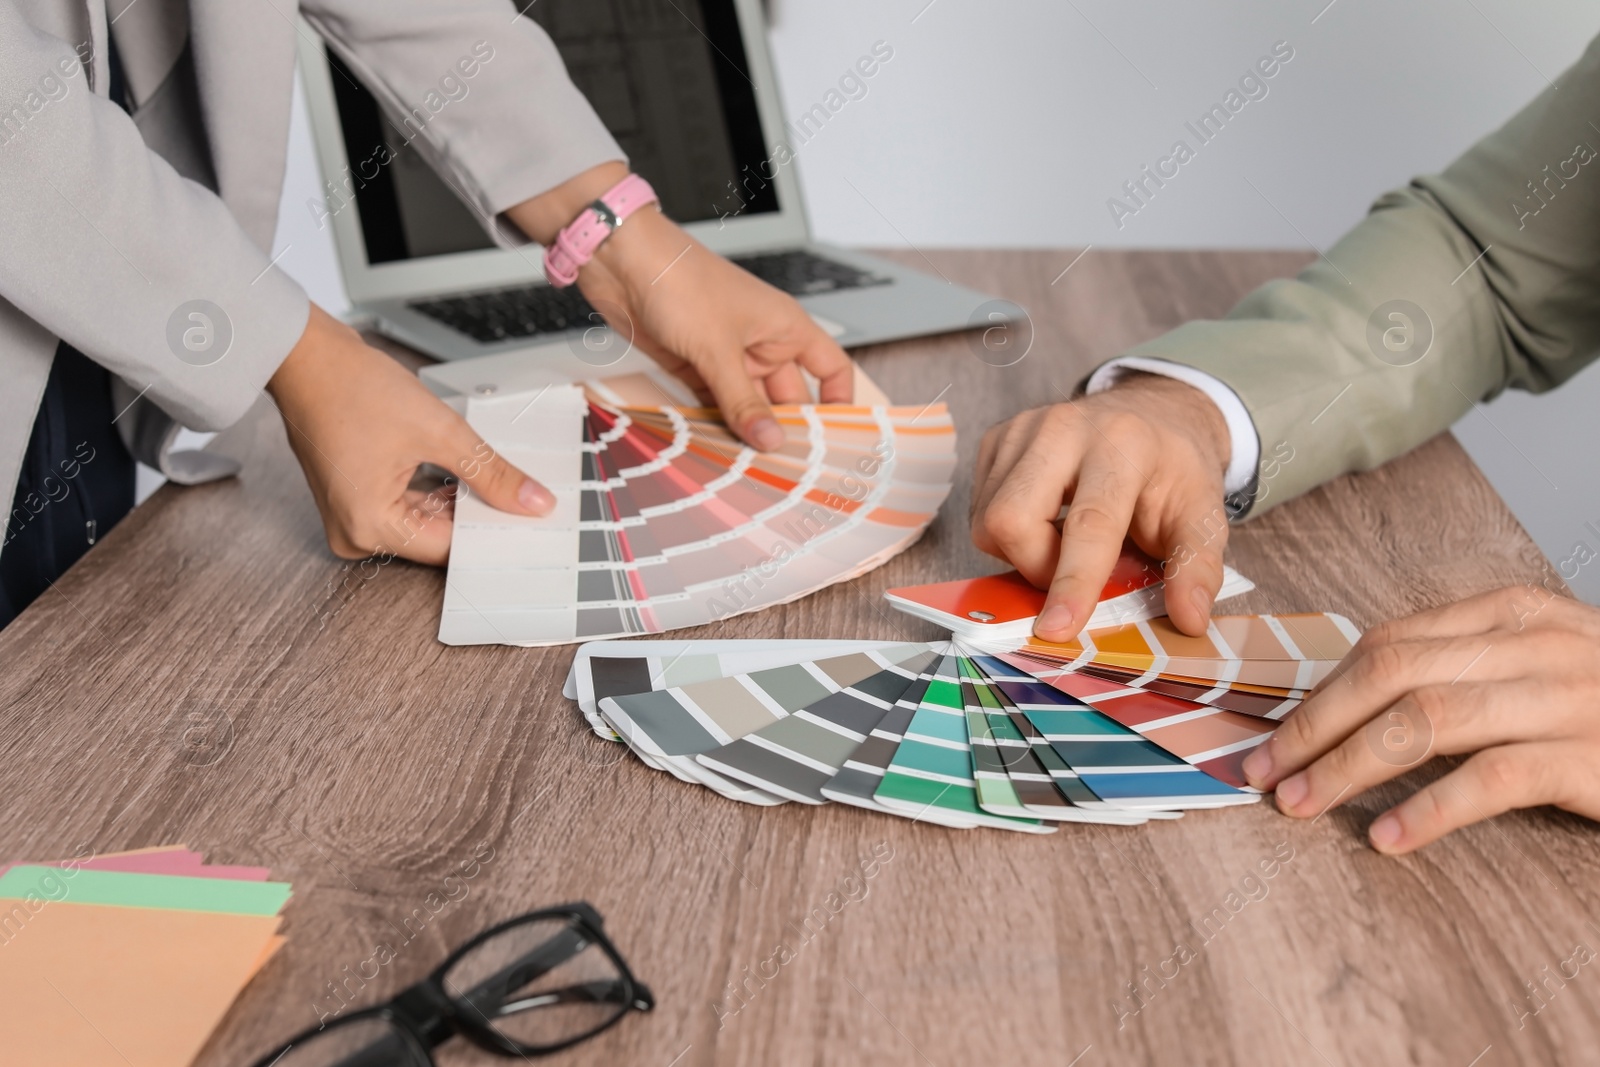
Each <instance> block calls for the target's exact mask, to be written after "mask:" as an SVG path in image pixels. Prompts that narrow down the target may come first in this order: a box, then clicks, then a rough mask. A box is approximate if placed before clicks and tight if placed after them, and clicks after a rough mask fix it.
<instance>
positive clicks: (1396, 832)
mask: <svg viewBox="0 0 1600 1067" xmlns="http://www.w3.org/2000/svg"><path fill="white" fill-rule="evenodd" d="M1367 837H1369V838H1371V839H1372V847H1373V848H1375V849H1377V850H1378V851H1380V852H1382V851H1385V850H1387V849H1390V848H1393V847H1394V846H1395V844H1396V843H1397V842H1398V841H1399V840H1400V820H1399V819H1397V818H1395V817H1394V816H1393V815H1380V816H1378V819H1377V821H1376V822H1374V823H1373V824H1372V826H1371V827H1370V828H1369V829H1368V830H1367Z"/></svg>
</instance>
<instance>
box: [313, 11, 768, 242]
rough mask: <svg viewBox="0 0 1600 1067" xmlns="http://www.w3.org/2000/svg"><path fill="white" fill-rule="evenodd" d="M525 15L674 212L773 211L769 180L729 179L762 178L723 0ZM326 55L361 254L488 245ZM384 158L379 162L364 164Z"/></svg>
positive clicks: (758, 140)
mask: <svg viewBox="0 0 1600 1067" xmlns="http://www.w3.org/2000/svg"><path fill="white" fill-rule="evenodd" d="M523 17H526V18H531V19H533V20H534V21H535V22H537V23H538V24H539V25H540V26H542V27H543V28H544V30H545V32H546V33H548V34H549V35H550V37H551V39H552V40H554V41H555V44H556V47H557V49H559V50H560V52H561V58H562V60H563V61H564V62H565V63H566V67H567V72H568V74H569V75H570V76H571V78H572V80H573V82H574V83H575V84H576V85H577V87H578V88H579V89H580V90H581V91H582V92H583V94H584V96H586V97H587V98H588V100H589V102H590V104H592V105H593V106H594V109H595V111H596V112H597V113H598V114H599V116H600V118H601V121H603V122H604V123H605V124H606V127H607V128H608V129H609V130H610V131H611V134H612V136H613V137H615V138H616V139H617V143H618V144H619V145H621V146H622V150H623V151H624V152H626V153H627V154H628V159H629V161H630V164H631V165H632V167H633V169H634V171H636V172H637V173H639V174H641V175H643V176H644V178H645V179H646V180H647V181H649V182H650V184H651V185H652V186H654V187H655V190H656V193H657V195H659V196H660V198H661V206H662V209H663V210H664V211H665V212H666V213H667V214H668V215H670V216H671V217H672V218H673V219H675V220H677V221H678V222H698V221H701V220H705V219H713V218H717V217H722V216H728V215H730V214H737V215H740V216H745V215H752V214H760V213H766V212H775V211H777V210H778V195H777V189H776V187H775V186H774V185H773V183H771V182H764V181H754V182H751V181H745V182H742V183H741V181H740V175H741V174H756V175H759V174H762V173H764V171H763V163H764V161H765V159H766V152H767V148H766V139H765V137H764V136H763V134H762V129H761V120H760V118H759V116H758V114H757V111H756V95H755V86H754V85H753V84H752V83H751V81H750V78H749V65H748V64H747V63H746V61H745V50H744V42H743V39H742V38H741V36H740V32H739V21H738V16H737V14H736V13H735V10H734V3H733V0H538V2H537V3H534V4H530V5H528V6H527V10H526V11H525V12H524V16H523ZM328 60H329V62H330V64H331V65H332V67H333V86H334V98H335V100H336V102H337V106H338V109H339V122H340V126H341V127H342V129H343V133H344V147H345V156H346V159H347V160H348V161H350V162H351V164H352V166H353V167H354V169H355V171H356V172H357V173H355V174H351V173H348V172H347V174H346V178H347V179H348V180H349V184H350V185H351V186H352V187H353V188H354V191H355V200H356V204H357V206H358V208H359V216H360V219H361V227H362V237H363V239H364V241H365V244H366V250H367V261H368V262H369V263H374V264H376V263H393V262H396V261H400V260H410V259H419V258H422V257H426V256H439V255H449V254H452V253H457V252H471V251H475V250H478V249H484V248H491V247H493V244H492V242H491V241H490V240H489V238H488V237H487V236H486V235H485V234H484V231H483V226H482V224H481V220H480V219H479V218H478V217H477V215H476V214H475V212H474V211H473V210H472V209H471V208H469V207H468V206H467V205H466V204H465V203H463V202H462V200H461V198H460V197H459V196H458V195H457V194H456V193H455V192H454V191H453V190H452V188H451V186H450V183H449V182H447V181H446V180H444V179H442V178H440V177H439V176H438V175H437V174H436V173H435V172H434V171H433V169H432V168H431V167H429V166H428V164H427V162H426V161H425V160H424V159H423V157H422V155H421V154H420V153H419V152H417V150H416V149H415V148H414V147H410V145H409V139H410V138H412V137H414V136H415V133H416V130H415V128H414V127H413V126H410V125H407V124H404V123H402V124H400V125H396V123H395V122H394V121H393V120H391V119H389V118H387V117H385V116H384V115H383V113H382V111H381V110H380V109H379V107H378V102H377V101H376V100H375V99H374V98H373V97H372V95H371V94H370V93H368V92H367V91H366V90H365V89H364V88H363V87H362V86H361V85H360V83H359V81H358V80H357V79H356V77H355V76H354V74H353V73H352V72H351V71H350V70H349V68H348V67H346V66H345V65H344V64H343V63H341V62H340V61H339V58H338V57H337V56H336V55H334V54H333V53H331V52H330V53H328ZM535 103H537V102H535ZM385 148H386V149H387V151H384V149H385ZM381 159H387V160H389V162H388V163H387V164H386V165H383V166H374V165H373V164H372V163H371V161H373V160H381ZM369 173H371V174H372V176H371V177H368V174H369Z"/></svg>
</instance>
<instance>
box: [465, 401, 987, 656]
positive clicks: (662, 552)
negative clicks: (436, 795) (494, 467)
mask: <svg viewBox="0 0 1600 1067" xmlns="http://www.w3.org/2000/svg"><path fill="white" fill-rule="evenodd" d="M666 395H669V394H666V393H664V389H663V385H662V383H661V380H660V378H659V376H658V375H651V374H630V375H624V376H620V377H617V378H611V379H606V380H604V381H596V382H588V383H584V384H583V385H582V386H579V385H552V386H547V387H545V388H544V389H541V390H538V391H535V392H531V393H521V394H516V395H509V396H495V397H487V398H484V397H473V398H472V399H471V400H469V401H468V403H467V417H468V420H469V421H470V422H471V423H472V425H473V427H474V429H476V430H477V431H478V433H479V434H481V435H482V436H483V438H484V440H485V441H487V442H488V443H489V445H490V446H491V447H492V448H494V449H495V451H496V452H498V453H499V454H501V455H503V456H504V457H505V458H506V459H508V460H509V461H510V462H512V463H514V464H516V465H517V466H518V467H520V468H521V469H523V470H525V471H528V472H530V473H532V474H534V475H535V476H536V477H537V478H539V480H540V481H541V482H543V483H544V485H545V486H547V487H548V488H549V489H550V490H551V492H552V493H553V494H554V495H555V498H556V506H555V510H554V512H553V513H552V514H551V515H549V516H547V517H544V518H538V519H533V518H522V517H519V516H513V515H509V514H506V513H503V512H499V511H495V510H494V509H492V508H490V507H488V506H487V505H485V504H484V503H483V502H482V501H480V500H478V499H476V498H474V497H472V496H471V495H470V494H466V493H463V494H462V496H461V498H460V499H459V500H458V502H457V504H456V513H455V531H454V535H453V541H452V545H451V552H450V566H449V573H448V575H447V580H446V589H445V601H444V610H443V614H442V617H441V620H440V624H439V639H440V640H441V641H443V642H445V643H446V644H484V643H501V644H516V645H546V644H561V643H565V642H569V641H575V640H580V639H584V638H596V637H607V636H626V635H632V634H651V633H660V632H662V631H665V630H672V629H676V628H678V627H683V626H694V625H699V624H702V623H707V622H712V621H715V620H717V619H723V618H728V617H730V616H732V615H737V614H741V613H743V612H746V611H751V610H754V609H756V608H761V607H768V606H771V605H774V604H781V603H785V602H787V601H790V600H794V599H796V598H798V597H801V596H804V595H806V594H807V593H810V592H813V591H815V590H817V589H820V588H822V587H823V586H826V585H830V584H832V583H834V582H839V581H844V580H846V579H849V578H852V577H855V576H856V575H859V574H862V573H864V572H866V571H868V570H870V569H872V568H873V567H876V566H878V565H880V564H882V563H883V562H885V561H886V560H888V559H889V558H890V557H892V556H894V555H895V554H896V553H898V552H901V551H903V550H904V549H905V548H907V547H908V546H909V545H911V544H912V543H913V542H915V541H916V540H917V538H918V537H920V536H921V535H922V532H923V530H924V529H925V528H926V527H927V525H928V523H929V522H931V521H932V520H933V517H934V515H935V514H936V513H937V512H938V510H939V506H940V504H942V503H943V502H944V498H945V497H946V496H947V495H948V494H949V491H950V479H951V475H952V473H953V471H954V469H955V430H954V427H953V425H952V424H951V421H950V415H949V412H948V411H947V410H946V409H945V407H944V405H942V404H931V405H927V406H923V407H894V406H888V405H880V406H854V405H846V404H803V405H793V406H783V407H778V408H776V409H775V415H776V417H777V419H778V423H779V425H780V426H781V427H782V428H783V430H784V432H785V434H786V438H787V440H786V442H785V444H784V445H783V447H781V448H779V449H777V450H774V451H771V452H765V453H763V452H757V451H755V450H753V449H750V448H747V447H745V446H744V445H743V444H742V443H741V442H740V441H739V440H738V439H737V438H736V437H734V436H733V434H732V433H731V432H730V431H729V430H728V428H727V426H726V425H725V424H724V423H723V422H722V421H721V420H720V418H719V416H718V415H717V413H716V412H715V411H712V410H709V409H705V408H698V407H693V406H688V405H681V404H674V403H665V402H663V397H664V396H666Z"/></svg>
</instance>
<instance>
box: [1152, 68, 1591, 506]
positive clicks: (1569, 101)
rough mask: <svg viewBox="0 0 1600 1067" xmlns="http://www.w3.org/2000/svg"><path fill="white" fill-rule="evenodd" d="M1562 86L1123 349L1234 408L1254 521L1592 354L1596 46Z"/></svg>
mask: <svg viewBox="0 0 1600 1067" xmlns="http://www.w3.org/2000/svg"><path fill="white" fill-rule="evenodd" d="M1557 86H1558V87H1553V88H1550V89H1547V90H1546V91H1545V92H1543V93H1541V94H1540V95H1539V96H1538V97H1537V98H1536V99H1535V100H1534V101H1533V102H1532V103H1530V104H1529V105H1528V106H1527V107H1525V108H1523V109H1522V111H1521V112H1519V113H1518V114H1517V115H1516V116H1514V117H1513V118H1512V119H1511V120H1510V121H1509V122H1507V123H1506V124H1505V125H1504V126H1502V127H1501V128H1500V129H1498V130H1496V131H1495V132H1494V133H1491V134H1490V135H1489V136H1487V137H1485V138H1484V139H1483V140H1482V141H1480V142H1478V143H1477V144H1476V145H1474V146H1473V147H1472V148H1470V149H1469V150H1468V151H1467V152H1466V153H1465V154H1464V155H1463V156H1461V158H1460V159H1458V160H1456V161H1455V162H1454V163H1452V164H1451V165H1450V166H1449V167H1447V168H1446V169H1445V171H1444V172H1443V173H1442V174H1438V175H1433V176H1428V177H1421V178H1417V179H1415V180H1414V181H1413V182H1412V183H1411V184H1410V185H1409V186H1407V187H1406V188H1404V189H1399V190H1396V191H1394V192H1391V193H1388V194H1386V195H1385V196H1383V197H1382V198H1381V199H1379V200H1378V202H1377V203H1376V204H1374V205H1373V207H1372V211H1371V213H1370V214H1369V215H1368V216H1367V217H1366V219H1364V220H1363V221H1362V222H1361V223H1360V224H1359V225H1358V226H1356V227H1355V228H1354V229H1353V230H1351V231H1350V232H1349V233H1347V234H1346V235H1345V236H1344V237H1343V238H1342V239H1341V240H1340V241H1339V242H1338V243H1337V244H1335V245H1334V246H1333V247H1332V248H1330V249H1328V250H1327V253H1326V255H1324V256H1319V257H1318V259H1317V261H1316V262H1315V263H1313V264H1312V265H1311V266H1310V267H1308V268H1307V269H1306V270H1305V271H1303V272H1302V273H1301V274H1300V276H1299V277H1297V278H1295V279H1293V280H1281V281H1274V282H1270V283H1268V284H1267V285H1264V286H1262V287H1261V288H1260V289H1258V290H1256V291H1255V292H1254V293H1252V294H1251V295H1250V296H1248V297H1246V298H1245V300H1244V301H1243V302H1242V303H1240V304H1239V306H1238V307H1236V308H1234V310H1233V311H1232V312H1231V313H1229V315H1228V316H1227V318H1225V319H1223V320H1221V321H1219V322H1191V323H1188V324H1186V325H1184V326H1181V327H1179V328H1178V329H1176V330H1174V331H1172V332H1171V333H1168V334H1166V335H1164V336H1162V337H1159V338H1156V339H1155V340H1153V341H1150V342H1149V343H1147V344H1143V345H1140V346H1139V347H1137V348H1135V349H1133V350H1132V351H1130V352H1128V353H1127V355H1130V356H1144V357H1151V358H1156V359H1164V360H1169V361H1172V362H1174V363H1181V364H1187V365H1189V366H1192V367H1195V368H1197V369H1199V370H1202V371H1205V372H1207V373H1209V374H1211V375H1213V376H1215V377H1216V378H1218V379H1220V380H1222V381H1223V382H1225V383H1226V384H1227V385H1228V386H1229V387H1231V388H1232V389H1233V390H1234V392H1236V393H1237V394H1238V395H1239V397H1240V399H1241V400H1243V401H1244V404H1245V406H1246V407H1247V408H1248V409H1249V411H1250V414H1251V417H1252V418H1253V420H1254V422H1255V427H1256V432H1257V435H1258V437H1259V440H1260V446H1261V450H1260V455H1261V459H1262V462H1261V465H1260V468H1259V472H1258V477H1257V486H1256V492H1255V501H1254V506H1253V508H1252V509H1251V511H1250V513H1252V514H1253V513H1259V512H1260V511H1262V510H1264V509H1265V508H1267V507H1270V506H1272V505H1275V504H1277V503H1279V502H1281V501H1283V500H1287V499H1289V498H1291V497H1294V496H1296V495H1298V494H1300V493H1303V492H1305V491H1307V490H1309V489H1311V488H1313V487H1315V486H1317V485H1320V484H1321V483H1323V482H1325V481H1328V480H1329V479H1331V478H1334V477H1337V476H1338V475H1340V474H1343V473H1345V472H1347V471H1355V470H1366V469H1368V468H1371V467H1375V466H1377V465H1379V464H1381V463H1383V462H1385V461H1386V460H1389V459H1392V458H1393V457H1395V456H1398V455H1401V454H1403V453H1405V452H1407V451H1409V450H1411V449H1412V448H1414V447H1416V446H1417V445H1419V444H1421V443H1422V442H1423V441H1426V440H1428V439H1429V438H1430V437H1432V436H1434V435H1435V434H1437V433H1439V432H1440V431H1442V430H1444V429H1446V428H1447V427H1449V426H1450V425H1451V424H1452V423H1453V422H1455V421H1456V419H1458V418H1460V417H1461V415H1463V414H1464V413H1466V412H1467V411H1468V410H1470V409H1471V407H1472V405H1473V404H1474V403H1476V402H1478V401H1482V400H1485V399H1487V398H1489V397H1492V396H1494V395H1496V394H1497V393H1499V392H1500V391H1501V390H1503V389H1505V388H1506V387H1507V386H1513V387H1516V388H1519V389H1527V390H1531V391H1535V392H1540V391H1543V390H1545V389H1549V388H1551V387H1552V386H1556V385H1559V384H1560V383H1562V382H1564V381H1566V380H1567V379H1568V378H1570V377H1572V376H1573V375H1574V374H1576V373H1577V372H1578V371H1579V370H1581V369H1582V368H1583V367H1584V366H1585V365H1586V364H1588V363H1589V361H1590V360H1592V359H1594V358H1595V356H1596V355H1597V353H1600V153H1597V147H1600V125H1596V123H1597V122H1600V39H1597V40H1596V41H1594V42H1591V43H1590V45H1589V47H1588V50H1587V51H1586V52H1585V53H1584V55H1583V57H1582V58H1581V59H1580V60H1579V61H1578V62H1577V64H1576V65H1574V66H1573V67H1572V68H1571V69H1570V70H1568V71H1566V72H1565V73H1564V74H1562V75H1561V77H1560V78H1559V79H1558V82H1557ZM1591 120H1594V121H1591Z"/></svg>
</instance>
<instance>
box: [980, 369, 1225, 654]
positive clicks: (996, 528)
mask: <svg viewBox="0 0 1600 1067" xmlns="http://www.w3.org/2000/svg"><path fill="white" fill-rule="evenodd" d="M1229 451H1230V445H1229V439H1228V427H1227V423H1226V422H1225V421H1224V420H1223V418H1222V413H1221V412H1220V411H1218V410H1217V408H1216V405H1214V404H1213V403H1212V402H1211V401H1210V400H1209V399H1207V398H1206V396H1205V394H1204V393H1202V392H1200V391H1199V390H1198V389H1195V388H1193V387H1191V386H1188V385H1185V384H1183V383H1182V382H1178V381H1173V380H1171V379H1168V378H1161V377H1156V376H1153V375H1145V374H1138V375H1130V376H1129V377H1127V378H1126V379H1125V380H1124V381H1122V382H1121V383H1119V384H1118V385H1117V386H1115V387H1114V388H1112V389H1109V390H1107V391H1105V392H1103V393H1096V394H1095V395H1093V396H1089V397H1084V398H1081V399H1078V400H1074V401H1071V402H1070V403H1065V404H1055V405H1052V406H1050V407H1046V408H1035V409H1034V410H1032V411H1026V412H1023V413H1022V414H1021V415H1018V416H1017V417H1016V418H1014V419H1012V420H1011V421H1009V422H1004V423H1001V424H1000V425H998V426H995V427H993V428H992V429H990V430H989V432H988V433H987V434H985V435H984V438H983V444H982V445H981V446H980V447H979V450H978V469H977V475H976V478H975V481H974V484H975V485H976V491H975V493H974V496H973V509H972V539H973V541H974V542H975V543H976V544H977V546H978V547H979V548H981V549H983V550H984V551H985V552H988V553H989V554H991V555H995V556H999V557H1001V558H1003V559H1005V560H1007V561H1009V562H1010V563H1011V565H1012V566H1013V567H1016V568H1017V570H1019V571H1021V572H1022V574H1023V576H1024V577H1026V578H1027V579H1028V580H1029V581H1030V582H1032V583H1033V584H1034V585H1037V586H1039V587H1040V588H1048V590H1049V592H1048V594H1047V596H1046V597H1045V606H1044V609H1043V610H1042V611H1041V613H1040V615H1039V619H1038V622H1036V623H1035V624H1034V632H1035V633H1037V634H1038V635H1039V636H1040V637H1042V638H1045V639H1046V640H1052V641H1064V640H1067V639H1069V638H1071V637H1073V636H1075V635H1076V634H1077V633H1078V631H1080V630H1081V629H1083V625H1084V623H1085V622H1087V621H1088V618H1089V615H1090V614H1091V613H1092V612H1093V611H1094V607H1095V604H1096V603H1097V602H1098V600H1099V597H1100V590H1101V589H1102V588H1104V586H1105V583H1106V580H1107V579H1108V578H1109V577H1110V576H1111V568H1112V567H1113V566H1114V565H1115V564H1116V561H1117V557H1118V555H1119V554H1120V553H1121V550H1122V543H1123V540H1124V539H1125V538H1126V537H1128V536H1129V535H1131V536H1132V537H1133V540H1134V543H1135V544H1137V545H1138V546H1139V547H1140V548H1142V549H1144V550H1145V551H1146V552H1148V553H1149V554H1150V555H1152V556H1154V557H1155V558H1157V559H1159V560H1163V561H1165V578H1166V587H1165V595H1166V604H1167V613H1168V615H1170V616H1171V618H1172V621H1173V623H1174V624H1176V625H1177V627H1178V628H1179V629H1180V630H1183V631H1184V632H1185V633H1190V634H1200V633H1203V632H1204V631H1205V627H1206V625H1207V623H1208V622H1209V621H1210V618H1211V603H1212V601H1213V600H1215V599H1216V595H1217V590H1218V589H1219V588H1221V586H1222V549H1223V547H1224V546H1225V545H1226V544H1227V541H1228V522H1227V515H1226V513H1225V512H1224V510H1223V507H1222V477H1223V472H1224V471H1225V470H1226V469H1227V466H1228V458H1229ZM1063 503H1066V504H1067V505H1068V508H1067V513H1066V517H1065V519H1064V520H1063V521H1062V522H1061V523H1060V529H1059V530H1058V529H1057V521H1056V520H1057V518H1058V516H1059V515H1060V513H1061V507H1062V505H1063Z"/></svg>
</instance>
